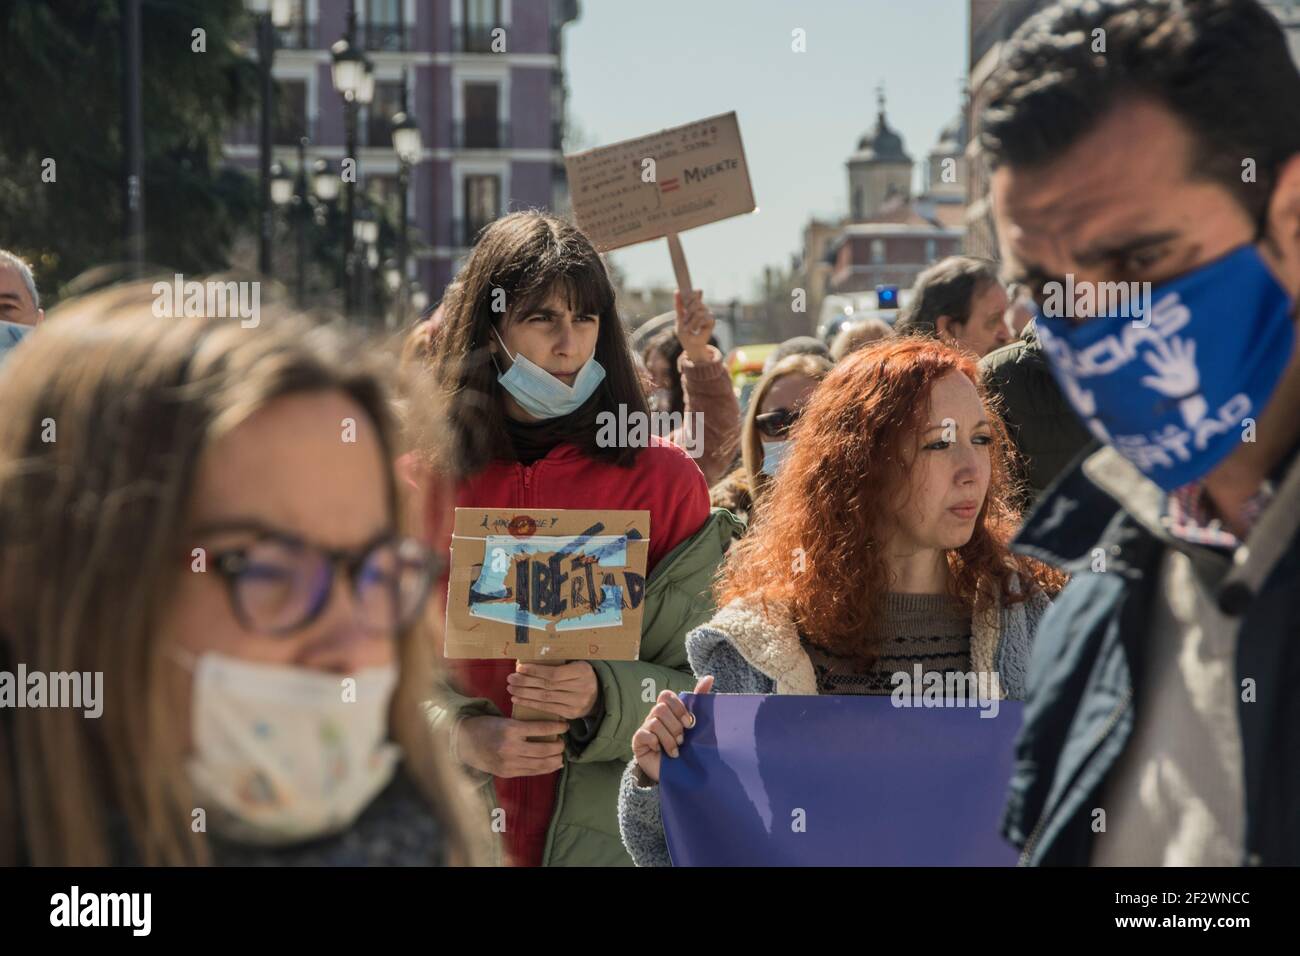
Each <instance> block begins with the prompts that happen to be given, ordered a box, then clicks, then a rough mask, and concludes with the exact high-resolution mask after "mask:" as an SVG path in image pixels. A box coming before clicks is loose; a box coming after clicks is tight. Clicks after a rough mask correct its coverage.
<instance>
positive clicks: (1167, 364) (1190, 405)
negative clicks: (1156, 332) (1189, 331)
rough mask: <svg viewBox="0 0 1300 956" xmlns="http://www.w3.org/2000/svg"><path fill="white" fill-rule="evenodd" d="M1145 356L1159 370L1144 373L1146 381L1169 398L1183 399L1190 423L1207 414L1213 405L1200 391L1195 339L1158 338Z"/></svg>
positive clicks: (1181, 405) (1181, 408)
mask: <svg viewBox="0 0 1300 956" xmlns="http://www.w3.org/2000/svg"><path fill="white" fill-rule="evenodd" d="M1143 358H1144V359H1145V360H1146V363H1147V364H1148V365H1150V366H1151V368H1152V369H1153V370H1154V371H1155V373H1156V374H1155V375H1144V376H1142V384H1143V385H1145V386H1146V387H1147V388H1150V389H1154V390H1155V391H1157V392H1159V393H1160V394H1161V395H1165V396H1168V397H1169V398H1177V399H1181V401H1179V403H1178V410H1179V411H1180V412H1182V415H1183V422H1184V423H1185V424H1187V425H1188V426H1189V427H1190V426H1192V425H1195V424H1196V423H1197V422H1199V421H1200V420H1201V419H1202V418H1204V417H1205V413H1206V412H1207V411H1208V410H1209V409H1208V406H1207V405H1206V404H1205V399H1204V398H1203V397H1202V396H1201V395H1200V394H1198V391H1199V389H1200V385H1201V375H1200V372H1199V370H1198V369H1197V368H1196V342H1195V341H1193V340H1192V339H1180V338H1177V337H1175V338H1172V339H1170V340H1169V341H1163V340H1161V341H1157V342H1155V343H1154V346H1153V348H1152V350H1151V351H1149V352H1147V353H1146V354H1145V355H1143Z"/></svg>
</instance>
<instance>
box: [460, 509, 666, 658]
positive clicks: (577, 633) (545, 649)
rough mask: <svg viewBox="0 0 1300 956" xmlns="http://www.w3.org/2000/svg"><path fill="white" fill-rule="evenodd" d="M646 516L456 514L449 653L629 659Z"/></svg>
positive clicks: (639, 602)
mask: <svg viewBox="0 0 1300 956" xmlns="http://www.w3.org/2000/svg"><path fill="white" fill-rule="evenodd" d="M649 546H650V513H649V512H648V511H572V510H557V509H545V508H538V509H532V510H509V511H508V510H496V509H489V508H457V509H456V523H455V527H454V530H453V532H452V540H451V574H450V579H449V582H448V590H447V634H446V645H445V647H446V650H445V653H446V656H447V657H452V658H472V659H483V658H516V659H520V660H540V661H551V660H556V661H565V660H594V659H600V660H636V657H637V653H638V651H639V649H640V644H641V618H642V614H643V612H644V598H645V580H646V558H647V553H648V550H649Z"/></svg>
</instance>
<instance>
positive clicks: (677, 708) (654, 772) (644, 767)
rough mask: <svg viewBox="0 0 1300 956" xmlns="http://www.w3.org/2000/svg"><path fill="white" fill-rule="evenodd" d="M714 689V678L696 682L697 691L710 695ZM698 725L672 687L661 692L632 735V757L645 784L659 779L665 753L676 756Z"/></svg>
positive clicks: (642, 782) (710, 677) (643, 784)
mask: <svg viewBox="0 0 1300 956" xmlns="http://www.w3.org/2000/svg"><path fill="white" fill-rule="evenodd" d="M711 690H713V677H712V676H709V677H702V678H700V680H699V682H698V683H697V684H696V685H695V693H697V694H707V693H708V692H709V691H711ZM694 726H695V718H694V717H693V716H692V715H691V712H690V711H688V710H687V709H686V705H685V704H683V703H682V699H681V698H680V697H678V696H677V695H676V694H674V693H673V692H672V691H670V690H666V691H663V692H662V693H661V694H660V695H659V700H658V702H657V703H656V704H655V705H654V707H652V708H651V709H650V714H649V715H648V716H647V717H646V719H645V723H643V724H642V725H641V727H640V729H639V730H637V732H636V733H634V734H633V735H632V756H633V757H634V758H636V765H637V768H638V769H639V770H640V771H641V776H642V777H643V778H644V779H643V780H642V781H641V785H642V786H645V785H647V783H658V782H659V764H660V762H661V760H662V755H663V753H664V752H667V754H668V756H670V757H676V756H677V754H678V752H679V751H678V749H677V748H678V747H680V746H681V745H682V744H684V743H685V742H686V731H688V730H690V729H691V728H692V727H694Z"/></svg>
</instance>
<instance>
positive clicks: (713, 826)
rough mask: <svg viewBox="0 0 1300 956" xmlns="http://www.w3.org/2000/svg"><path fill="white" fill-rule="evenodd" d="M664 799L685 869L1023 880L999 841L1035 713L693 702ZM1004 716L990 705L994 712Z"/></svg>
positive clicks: (675, 856) (872, 700)
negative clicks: (1019, 743) (1020, 747)
mask: <svg viewBox="0 0 1300 956" xmlns="http://www.w3.org/2000/svg"><path fill="white" fill-rule="evenodd" d="M682 699H683V700H684V701H686V704H687V706H688V707H689V708H690V709H691V711H692V712H693V713H694V714H695V718H696V721H697V723H696V725H695V727H694V728H693V729H692V730H690V731H688V732H687V736H686V745H685V746H684V747H682V748H681V752H680V753H681V755H680V756H679V757H677V758H676V759H670V758H668V757H664V759H663V762H662V764H661V768H662V769H661V771H660V791H661V793H660V798H661V801H662V808H663V821H664V830H665V832H666V834H667V837H668V852H669V854H670V856H671V857H672V860H673V864H674V865H675V866H1014V865H1015V863H1016V859H1017V852H1016V850H1015V848H1014V847H1012V846H1011V845H1010V844H1008V843H1006V842H1005V841H1004V840H1003V839H1002V837H1001V835H1000V834H999V833H998V824H999V821H1000V820H1001V817H1002V809H1003V806H1004V804H1005V801H1006V794H1007V784H1008V782H1009V781H1010V779H1011V769H1012V763H1013V754H1014V743H1015V738H1016V733H1017V732H1018V731H1019V729H1020V722H1021V710H1022V708H1023V705H1022V704H1021V703H1020V702H1018V701H1007V700H1001V701H996V707H993V706H988V707H986V708H985V709H981V708H980V707H977V706H975V705H974V703H972V705H971V706H969V707H953V706H947V707H921V706H914V707H899V706H897V705H896V704H895V702H894V700H893V699H892V698H890V697H869V696H842V697H831V696H827V697H795V696H788V695H785V696H783V695H772V696H758V695H751V694H705V695H702V696H696V695H694V694H683V695H682ZM992 703H994V702H991V701H986V702H985V704H992Z"/></svg>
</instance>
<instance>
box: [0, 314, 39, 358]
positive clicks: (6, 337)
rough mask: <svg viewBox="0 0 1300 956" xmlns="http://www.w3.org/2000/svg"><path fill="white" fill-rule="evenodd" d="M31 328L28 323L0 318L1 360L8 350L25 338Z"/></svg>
mask: <svg viewBox="0 0 1300 956" xmlns="http://www.w3.org/2000/svg"><path fill="white" fill-rule="evenodd" d="M31 330H32V327H31V326H30V325H21V324H19V323H18V322H6V321H4V320H3V319H0V361H3V360H4V358H5V357H6V356H7V355H8V354H9V350H10V349H12V348H13V347H14V346H15V345H17V344H18V343H19V342H21V341H22V340H23V339H24V338H26V337H27V334H28V333H29V332H31Z"/></svg>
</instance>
